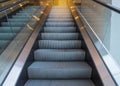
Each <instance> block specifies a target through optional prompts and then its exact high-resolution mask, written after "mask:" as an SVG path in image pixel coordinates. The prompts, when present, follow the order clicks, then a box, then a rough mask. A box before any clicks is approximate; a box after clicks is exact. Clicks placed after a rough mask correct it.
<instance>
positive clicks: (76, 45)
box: [39, 40, 81, 49]
mask: <svg viewBox="0 0 120 86" xmlns="http://www.w3.org/2000/svg"><path fill="white" fill-rule="evenodd" d="M39 48H41V49H43V48H45V49H50V48H51V49H80V48H81V41H80V40H65V41H63V40H39Z"/></svg>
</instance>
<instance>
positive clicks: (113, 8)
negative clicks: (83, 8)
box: [92, 0, 120, 13]
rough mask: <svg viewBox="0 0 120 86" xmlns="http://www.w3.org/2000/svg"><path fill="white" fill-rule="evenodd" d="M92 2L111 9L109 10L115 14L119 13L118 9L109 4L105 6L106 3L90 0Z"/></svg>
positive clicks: (119, 9)
mask: <svg viewBox="0 0 120 86" xmlns="http://www.w3.org/2000/svg"><path fill="white" fill-rule="evenodd" d="M92 1H94V2H96V3H98V4H101V5H103V6H104V7H107V8H109V9H111V10H113V11H115V12H117V13H120V8H117V7H115V6H113V5H111V4H107V3H105V2H103V1H98V0H92Z"/></svg>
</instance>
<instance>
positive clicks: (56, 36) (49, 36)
mask: <svg viewBox="0 0 120 86" xmlns="http://www.w3.org/2000/svg"><path fill="white" fill-rule="evenodd" d="M41 39H43V40H78V39H79V33H41Z"/></svg>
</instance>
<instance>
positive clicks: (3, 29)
mask: <svg viewBox="0 0 120 86" xmlns="http://www.w3.org/2000/svg"><path fill="white" fill-rule="evenodd" d="M20 30H21V27H0V33H17V32H19V31H20Z"/></svg>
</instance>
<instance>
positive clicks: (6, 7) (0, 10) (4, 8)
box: [0, 0, 24, 12]
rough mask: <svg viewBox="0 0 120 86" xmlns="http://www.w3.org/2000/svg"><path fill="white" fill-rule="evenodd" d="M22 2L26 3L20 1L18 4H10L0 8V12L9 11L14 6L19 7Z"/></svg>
mask: <svg viewBox="0 0 120 86" xmlns="http://www.w3.org/2000/svg"><path fill="white" fill-rule="evenodd" d="M21 2H24V1H23V0H22V1H18V2H16V3H13V4H10V5H7V6H4V7H2V8H0V12H2V11H5V10H7V9H9V8H10V7H14V6H16V5H18V4H19V3H21Z"/></svg>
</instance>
